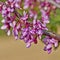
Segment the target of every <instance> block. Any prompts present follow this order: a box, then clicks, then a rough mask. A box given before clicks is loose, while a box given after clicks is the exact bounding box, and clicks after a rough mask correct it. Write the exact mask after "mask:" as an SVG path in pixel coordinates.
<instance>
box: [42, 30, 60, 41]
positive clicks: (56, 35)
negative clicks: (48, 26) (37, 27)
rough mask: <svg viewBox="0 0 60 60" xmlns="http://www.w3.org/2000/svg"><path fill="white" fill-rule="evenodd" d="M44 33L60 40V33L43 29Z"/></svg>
mask: <svg viewBox="0 0 60 60" xmlns="http://www.w3.org/2000/svg"><path fill="white" fill-rule="evenodd" d="M43 34H44V35H46V36H50V37H51V38H54V39H56V40H58V41H59V42H60V35H58V34H55V33H52V32H48V31H46V30H43Z"/></svg>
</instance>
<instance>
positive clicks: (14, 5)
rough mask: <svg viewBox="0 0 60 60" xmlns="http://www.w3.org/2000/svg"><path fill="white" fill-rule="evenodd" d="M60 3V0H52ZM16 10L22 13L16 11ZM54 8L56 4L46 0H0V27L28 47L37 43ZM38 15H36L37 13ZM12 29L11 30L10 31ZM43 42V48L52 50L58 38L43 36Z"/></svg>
mask: <svg viewBox="0 0 60 60" xmlns="http://www.w3.org/2000/svg"><path fill="white" fill-rule="evenodd" d="M54 1H55V2H56V3H60V0H54ZM18 10H19V11H21V12H22V14H20V13H18ZM55 10H56V6H54V5H52V4H51V3H49V2H47V0H44V1H41V0H7V1H6V2H4V3H3V2H0V14H1V15H2V17H3V20H2V21H1V22H2V23H3V26H1V28H0V29H2V30H6V32H7V35H8V36H9V35H10V34H11V33H12V34H13V35H14V37H15V39H20V40H23V41H24V42H25V43H26V47H27V48H28V47H30V46H31V43H35V44H37V41H38V40H41V37H42V35H43V33H44V32H43V30H47V31H48V28H47V26H46V25H47V24H48V23H49V18H50V13H51V11H53V13H54V11H55ZM39 13H40V14H41V15H39V17H38V14H39ZM11 30H12V31H11ZM43 42H44V44H45V47H44V50H45V51H47V52H48V53H50V52H51V50H52V45H54V46H55V47H58V40H55V39H54V38H51V37H50V36H45V38H44V39H43Z"/></svg>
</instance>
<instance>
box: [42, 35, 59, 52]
mask: <svg viewBox="0 0 60 60" xmlns="http://www.w3.org/2000/svg"><path fill="white" fill-rule="evenodd" d="M43 42H44V44H45V47H44V50H45V51H47V52H48V53H51V51H52V45H54V47H58V41H57V40H55V39H54V38H50V37H48V36H46V38H44V39H43Z"/></svg>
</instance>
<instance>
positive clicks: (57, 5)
mask: <svg viewBox="0 0 60 60" xmlns="http://www.w3.org/2000/svg"><path fill="white" fill-rule="evenodd" d="M40 1H44V0H40ZM46 1H47V2H49V3H51V4H53V5H54V6H56V7H57V8H60V4H58V3H56V2H55V1H53V0H46Z"/></svg>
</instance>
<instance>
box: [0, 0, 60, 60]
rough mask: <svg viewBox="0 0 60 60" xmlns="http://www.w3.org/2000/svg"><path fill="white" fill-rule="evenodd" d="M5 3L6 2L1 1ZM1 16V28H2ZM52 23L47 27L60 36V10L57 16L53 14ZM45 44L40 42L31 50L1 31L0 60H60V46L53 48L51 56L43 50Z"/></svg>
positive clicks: (57, 11) (0, 18)
mask: <svg viewBox="0 0 60 60" xmlns="http://www.w3.org/2000/svg"><path fill="white" fill-rule="evenodd" d="M0 1H3V2H4V1H5V0H0ZM2 19H3V18H2V17H1V15H0V27H1V26H2V23H1V20H2ZM50 22H51V23H49V24H48V25H47V27H48V28H49V30H50V31H52V32H56V33H58V34H60V10H59V9H57V10H56V15H54V14H53V13H51V16H50ZM43 48H44V44H43V43H42V41H40V40H39V41H38V44H36V45H34V44H32V46H31V47H30V48H26V45H25V43H24V42H23V41H21V40H15V39H14V37H13V36H12V35H11V36H9V37H8V36H7V35H6V33H5V31H2V30H0V60H60V46H59V47H58V48H57V49H54V48H53V51H52V53H51V54H48V53H47V52H45V51H44V50H43Z"/></svg>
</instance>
